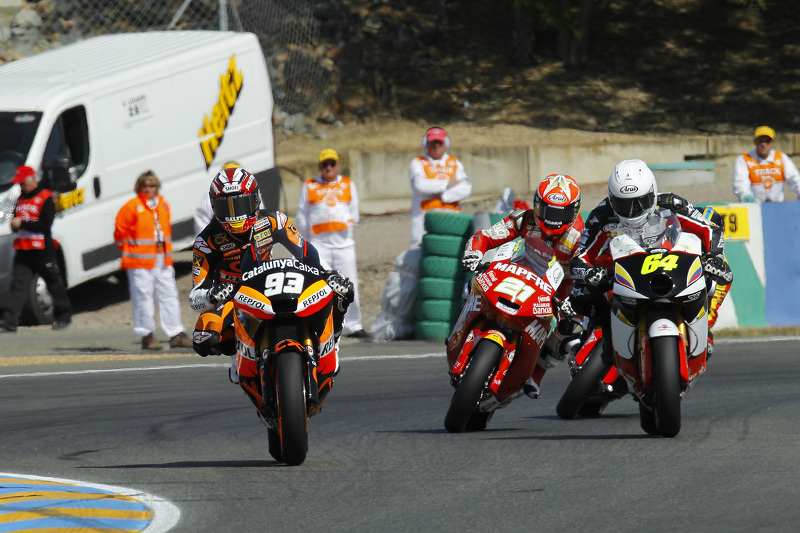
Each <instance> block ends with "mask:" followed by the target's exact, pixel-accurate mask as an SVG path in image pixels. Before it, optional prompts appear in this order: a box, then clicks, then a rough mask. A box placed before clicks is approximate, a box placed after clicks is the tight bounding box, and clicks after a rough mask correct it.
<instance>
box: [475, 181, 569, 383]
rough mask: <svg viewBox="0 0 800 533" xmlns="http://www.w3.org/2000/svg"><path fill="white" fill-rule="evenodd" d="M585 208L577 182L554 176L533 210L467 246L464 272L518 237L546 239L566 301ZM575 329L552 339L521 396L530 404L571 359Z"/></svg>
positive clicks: (539, 191) (558, 331)
mask: <svg viewBox="0 0 800 533" xmlns="http://www.w3.org/2000/svg"><path fill="white" fill-rule="evenodd" d="M580 207H581V191H580V188H579V187H578V184H577V182H576V181H575V179H574V178H572V176H567V175H564V174H550V175H549V176H547V177H546V178H544V179H543V180H542V181H541V183H539V186H538V187H537V188H536V193H535V195H534V198H533V209H528V210H524V209H516V210H514V211H513V212H512V213H511V214H510V215H508V216H507V217H505V218H504V219H503V220H501V221H500V222H498V223H496V224H495V225H494V226H492V227H490V228H489V229H485V230H482V231H479V232H477V233H476V234H475V235H473V236H472V237H471V238H470V239H469V240H468V241H467V245H466V247H465V249H464V255H463V257H462V260H461V262H462V264H463V266H464V270H469V271H475V269H476V268H477V266H478V264H479V263H480V262H481V259H482V258H483V254H484V253H486V252H487V251H488V250H491V249H493V248H496V247H498V246H500V245H501V244H504V243H506V242H509V241H512V240H514V239H516V238H517V237H521V238H523V239H524V238H528V237H534V238H538V239H542V240H544V241H546V242H547V243H549V244H550V245H551V246H552V247H553V249H554V250H555V253H556V260H557V261H558V262H559V263H560V264H561V266H562V267H563V268H564V277H565V279H564V281H563V282H562V283H561V285H560V286H559V288H558V291H557V292H556V296H557V297H558V298H559V299H560V300H563V299H564V298H566V297H567V295H569V293H570V290H572V279H571V278H570V276H569V261H570V258H571V257H572V252H573V250H574V249H575V247H576V246H577V245H578V239H579V238H580V236H581V231H582V230H583V219H582V218H581V215H580V213H579V210H580ZM574 325H575V323H574V322H573V321H571V320H568V319H565V320H562V321H561V322H560V323H559V325H558V327H557V328H555V329H554V330H553V333H552V334H551V335H550V336H549V337H548V339H547V342H546V343H545V346H544V347H543V348H542V351H541V353H540V354H539V359H538V360H537V362H536V368H535V369H534V371H533V375H532V376H531V378H530V379H528V381H527V382H526V383H525V384H524V385H523V386H522V390H523V391H524V392H525V394H527V395H528V396H530V397H531V398H538V397H539V391H540V384H541V382H542V377H543V376H544V374H545V372H547V369H548V368H552V367H554V366H556V365H558V364H560V363H562V362H563V361H564V359H565V358H566V355H567V354H566V346H565V343H564V341H565V338H566V337H567V336H569V335H571V334H573V332H574Z"/></svg>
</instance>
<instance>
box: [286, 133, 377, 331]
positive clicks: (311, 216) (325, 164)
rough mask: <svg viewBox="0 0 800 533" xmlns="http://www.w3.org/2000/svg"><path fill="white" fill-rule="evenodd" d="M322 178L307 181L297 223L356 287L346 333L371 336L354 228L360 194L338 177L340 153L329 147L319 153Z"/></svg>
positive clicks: (322, 256) (326, 260)
mask: <svg viewBox="0 0 800 533" xmlns="http://www.w3.org/2000/svg"><path fill="white" fill-rule="evenodd" d="M318 165H319V172H320V173H319V175H318V176H317V177H315V178H312V179H309V180H306V181H305V184H304V185H303V188H302V189H301V191H300V199H299V201H298V202H297V216H296V217H295V221H296V222H297V227H298V229H299V230H300V234H301V235H303V236H304V237H305V238H306V240H308V242H310V243H311V244H313V245H314V247H315V248H316V249H317V251H318V252H319V255H320V259H321V260H322V261H323V262H324V263H327V266H328V268H331V269H333V270H338V271H339V272H341V273H342V274H343V275H344V276H345V277H347V278H349V279H350V281H351V282H353V285H354V287H355V300H354V301H353V303H352V304H350V307H348V308H347V313H346V314H345V317H344V334H345V335H346V336H348V337H356V338H364V337H368V335H367V332H366V331H364V327H363V324H362V318H361V308H360V305H359V297H358V268H357V266H356V242H355V240H354V239H353V229H354V228H355V227H356V224H358V220H359V214H358V191H357V190H356V186H355V184H354V183H353V182H352V180H351V179H350V177H349V176H342V175H341V174H339V154H338V153H337V152H336V150H332V149H330V148H326V149H325V150H322V151H321V152H320V153H319V161H318Z"/></svg>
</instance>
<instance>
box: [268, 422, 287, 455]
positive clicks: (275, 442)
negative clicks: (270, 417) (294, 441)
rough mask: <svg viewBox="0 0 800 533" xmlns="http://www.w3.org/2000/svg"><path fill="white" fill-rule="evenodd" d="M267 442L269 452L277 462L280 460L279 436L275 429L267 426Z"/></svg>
mask: <svg viewBox="0 0 800 533" xmlns="http://www.w3.org/2000/svg"><path fill="white" fill-rule="evenodd" d="M267 442H268V443H269V454H270V455H271V456H272V458H273V459H275V460H276V461H278V462H282V461H283V458H282V457H281V436H280V434H279V433H278V431H277V430H275V429H272V428H267Z"/></svg>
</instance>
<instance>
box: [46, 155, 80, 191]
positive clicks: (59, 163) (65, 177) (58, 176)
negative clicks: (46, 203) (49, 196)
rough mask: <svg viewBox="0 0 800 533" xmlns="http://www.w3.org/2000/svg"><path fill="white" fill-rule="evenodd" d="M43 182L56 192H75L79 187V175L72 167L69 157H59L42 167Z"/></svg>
mask: <svg viewBox="0 0 800 533" xmlns="http://www.w3.org/2000/svg"><path fill="white" fill-rule="evenodd" d="M42 173H43V174H44V176H43V180H44V182H45V183H46V184H47V188H48V189H50V190H51V191H55V192H69V191H74V190H75V189H76V188H77V187H78V173H77V172H76V169H75V168H74V167H72V166H70V160H69V158H67V157H57V158H55V159H54V160H53V161H52V162H51V163H47V164H45V165H43V166H42Z"/></svg>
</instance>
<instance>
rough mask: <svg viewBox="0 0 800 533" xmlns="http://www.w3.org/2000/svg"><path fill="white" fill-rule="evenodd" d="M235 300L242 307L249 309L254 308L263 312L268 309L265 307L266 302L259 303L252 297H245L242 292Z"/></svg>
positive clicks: (237, 294) (238, 293)
mask: <svg viewBox="0 0 800 533" xmlns="http://www.w3.org/2000/svg"><path fill="white" fill-rule="evenodd" d="M234 300H236V301H237V302H239V303H240V304H242V305H246V306H248V307H254V308H256V309H261V310H262V311H263V310H264V309H265V308H266V306H265V305H264V302H259V301H258V300H255V299H253V298H251V297H250V296H245V295H244V294H242V293H240V292H237V293H236V296H235V297H234Z"/></svg>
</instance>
